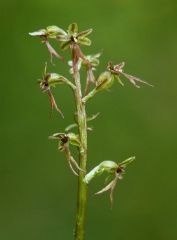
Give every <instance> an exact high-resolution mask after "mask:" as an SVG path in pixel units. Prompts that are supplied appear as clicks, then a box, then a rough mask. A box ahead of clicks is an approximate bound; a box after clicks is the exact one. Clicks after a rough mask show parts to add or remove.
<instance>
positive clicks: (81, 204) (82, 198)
mask: <svg viewBox="0 0 177 240" xmlns="http://www.w3.org/2000/svg"><path fill="white" fill-rule="evenodd" d="M73 76H74V80H75V85H76V89H75V91H74V92H75V101H76V108H77V116H78V128H79V136H80V142H81V147H80V148H79V167H80V168H81V169H82V170H84V171H85V172H83V171H80V172H79V179H78V195H77V215H76V227H75V240H84V228H85V215H86V203H87V186H86V184H85V183H84V182H83V178H84V177H85V174H86V162H87V117H86V111H85V104H84V103H83V102H82V91H81V84H80V74H79V71H78V69H77V67H75V68H74V74H73Z"/></svg>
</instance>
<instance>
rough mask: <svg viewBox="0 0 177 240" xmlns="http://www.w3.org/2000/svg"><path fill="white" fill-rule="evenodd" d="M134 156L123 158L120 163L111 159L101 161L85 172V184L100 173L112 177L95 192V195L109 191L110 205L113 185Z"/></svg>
mask: <svg viewBox="0 0 177 240" xmlns="http://www.w3.org/2000/svg"><path fill="white" fill-rule="evenodd" d="M134 159H135V157H130V158H128V159H126V160H124V161H123V162H121V163H118V164H117V163H115V162H113V161H110V160H107V161H103V162H101V163H100V164H99V165H97V166H96V167H94V168H93V169H92V170H91V171H90V172H89V173H87V174H86V176H85V177H84V179H83V181H84V182H85V183H86V184H89V183H90V182H91V180H92V179H93V178H94V177H96V176H99V175H101V174H102V173H104V172H106V173H108V174H109V175H108V177H113V180H112V181H110V182H109V184H108V185H106V186H105V187H104V188H103V189H101V190H100V191H99V192H97V193H95V194H96V195H98V194H101V193H104V192H107V191H110V201H111V206H112V205H113V193H114V190H115V187H116V185H117V182H118V180H122V179H123V174H124V173H125V168H126V167H127V165H128V164H130V163H131V162H132V161H134Z"/></svg>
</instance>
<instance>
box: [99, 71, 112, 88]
mask: <svg viewBox="0 0 177 240" xmlns="http://www.w3.org/2000/svg"><path fill="white" fill-rule="evenodd" d="M113 83H114V76H113V74H111V73H110V72H108V71H106V72H103V73H101V75H100V76H99V77H98V79H97V81H96V90H97V91H101V90H105V89H109V88H110V87H111V86H112V85H113Z"/></svg>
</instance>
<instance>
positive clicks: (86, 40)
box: [78, 37, 92, 46]
mask: <svg viewBox="0 0 177 240" xmlns="http://www.w3.org/2000/svg"><path fill="white" fill-rule="evenodd" d="M78 43H80V44H82V45H86V46H90V45H91V44H92V42H91V40H90V39H89V38H87V37H83V38H82V37H79V38H78Z"/></svg>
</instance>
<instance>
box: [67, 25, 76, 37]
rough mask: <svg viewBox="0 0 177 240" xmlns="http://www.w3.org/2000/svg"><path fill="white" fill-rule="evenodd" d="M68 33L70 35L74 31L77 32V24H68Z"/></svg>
mask: <svg viewBox="0 0 177 240" xmlns="http://www.w3.org/2000/svg"><path fill="white" fill-rule="evenodd" d="M68 33H69V34H70V35H73V34H75V33H78V26H77V23H72V24H70V25H69V26H68Z"/></svg>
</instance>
